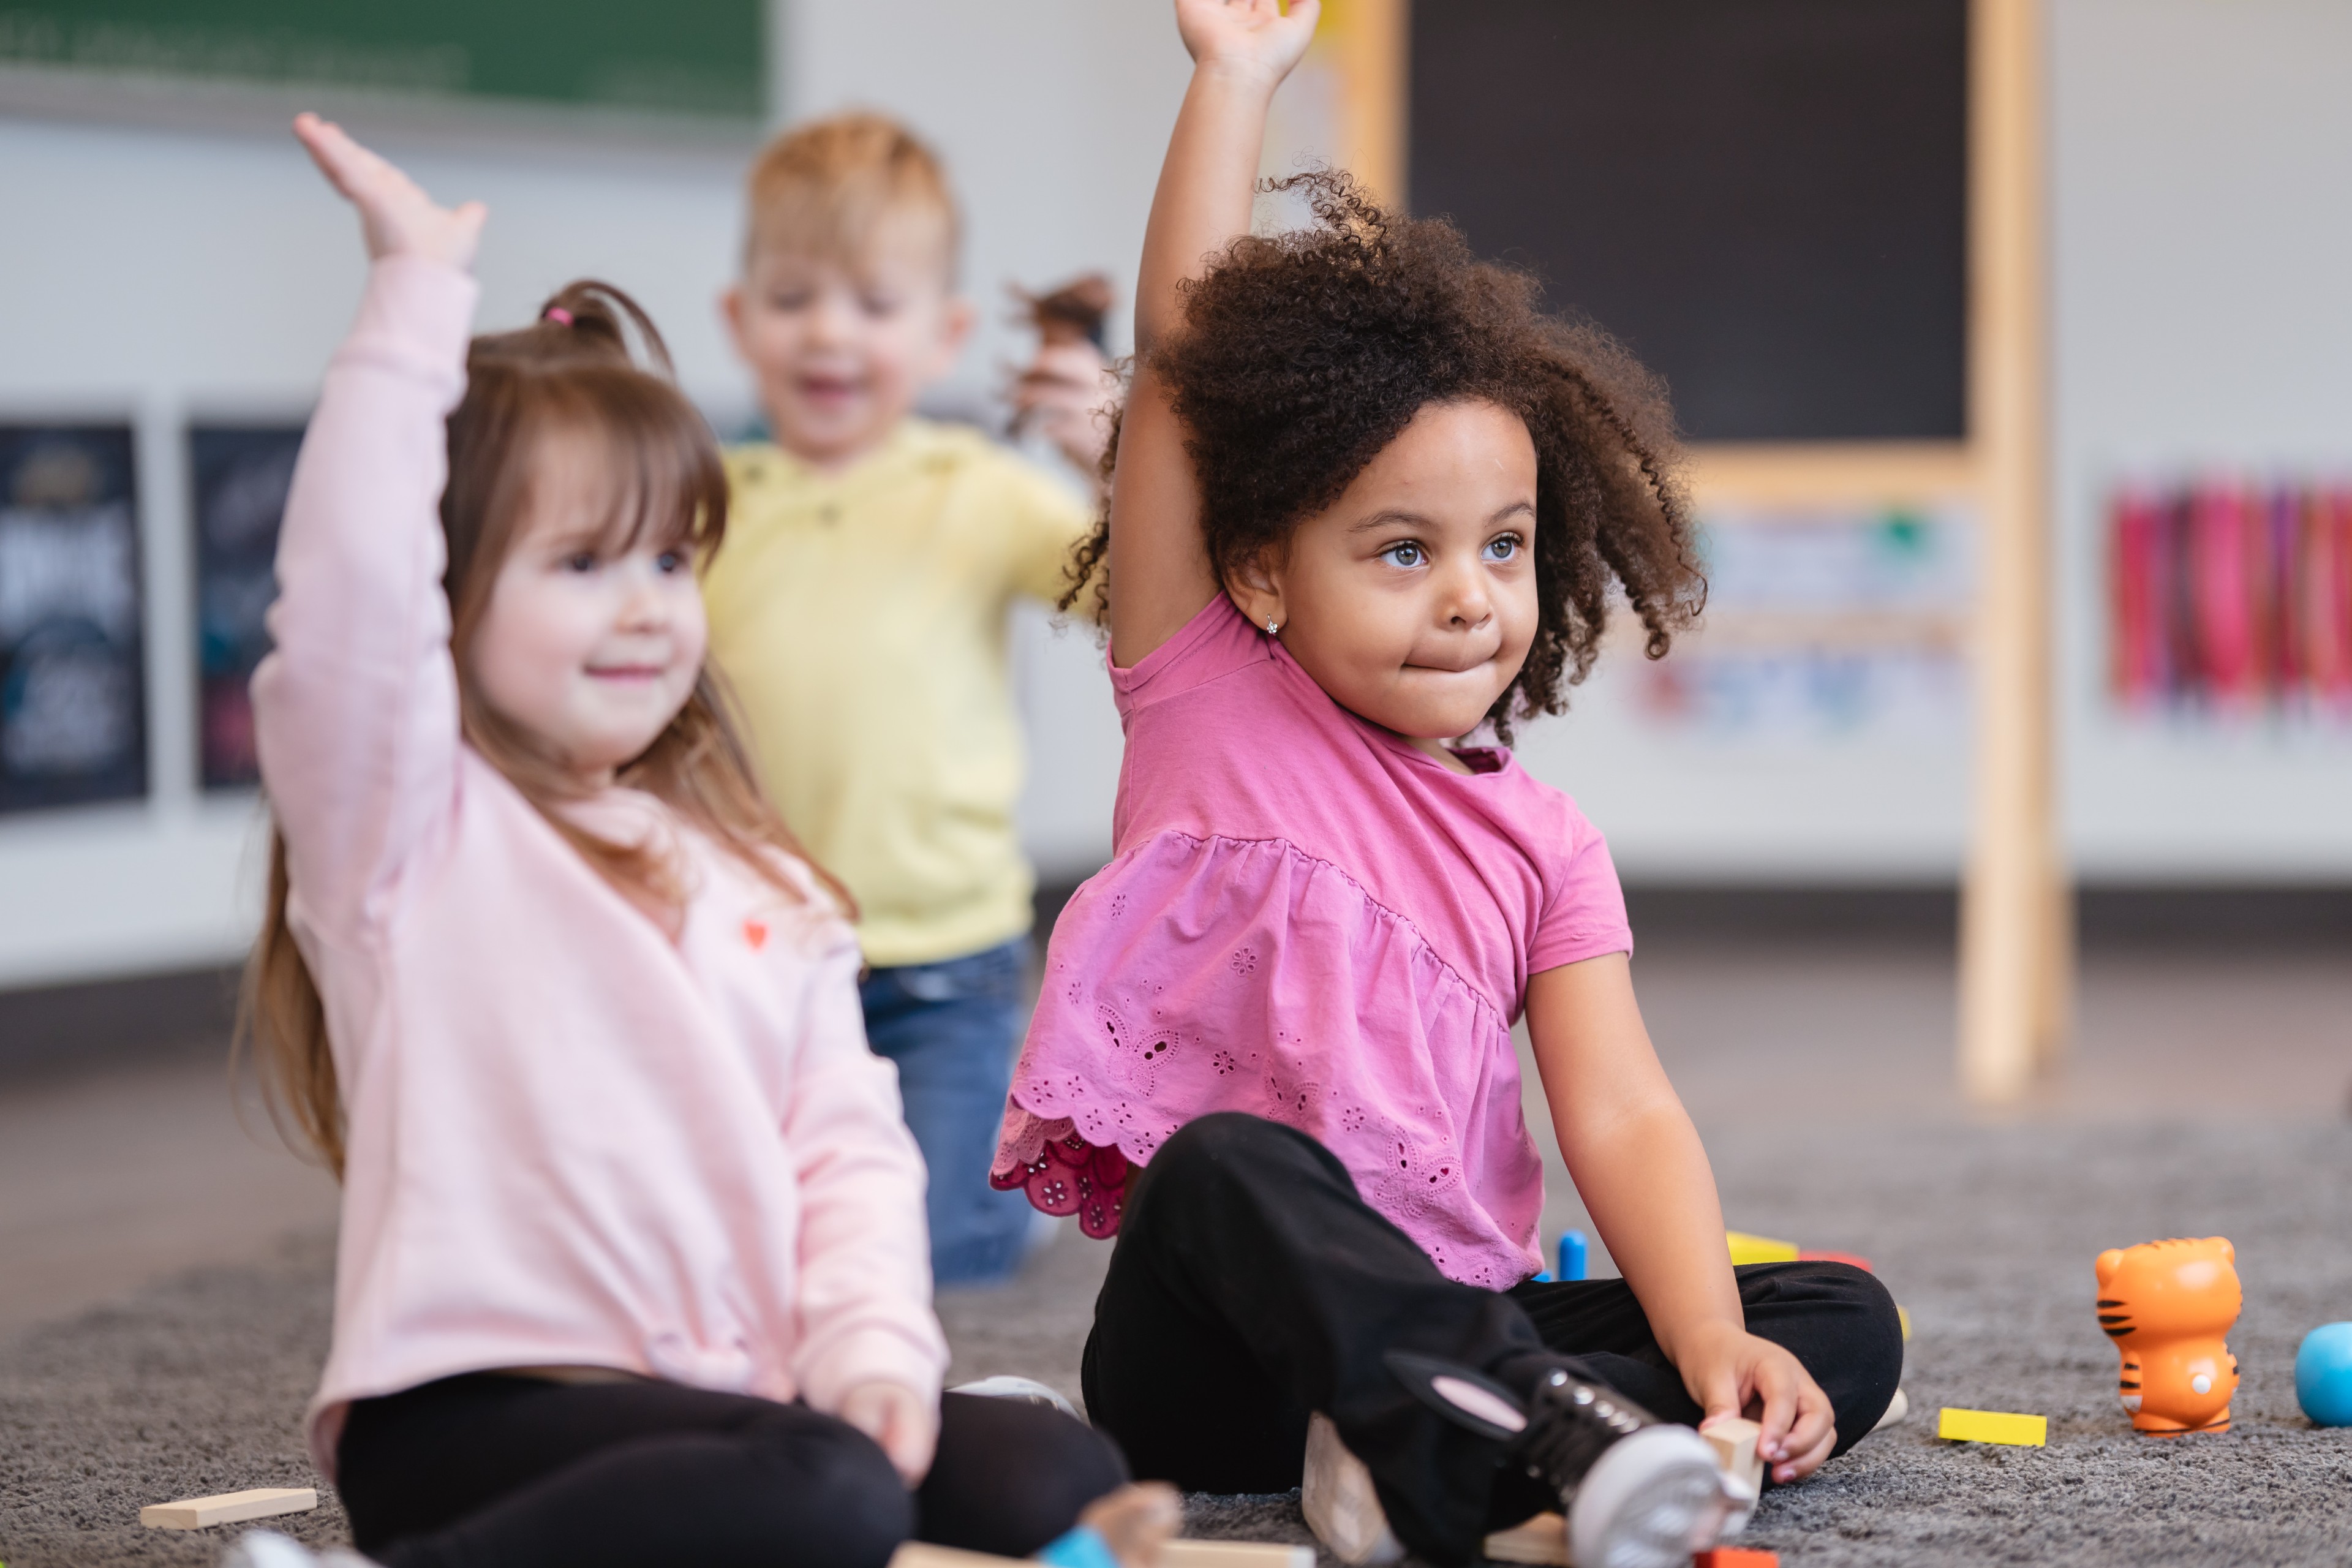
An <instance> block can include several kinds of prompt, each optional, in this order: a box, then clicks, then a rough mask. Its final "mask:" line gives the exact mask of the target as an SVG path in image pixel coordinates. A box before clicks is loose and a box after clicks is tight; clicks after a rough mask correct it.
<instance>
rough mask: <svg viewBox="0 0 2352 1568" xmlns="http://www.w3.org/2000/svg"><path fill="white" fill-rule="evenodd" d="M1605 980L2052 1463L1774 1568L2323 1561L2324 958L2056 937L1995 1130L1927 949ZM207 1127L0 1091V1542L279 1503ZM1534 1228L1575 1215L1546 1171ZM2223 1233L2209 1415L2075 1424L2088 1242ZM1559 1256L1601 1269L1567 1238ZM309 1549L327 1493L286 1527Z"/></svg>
mask: <svg viewBox="0 0 2352 1568" xmlns="http://www.w3.org/2000/svg"><path fill="white" fill-rule="evenodd" d="M1637 979H1638V982H1639V984H1640V986H1641V988H1642V993H1643V998H1644V1004H1645V1007H1646V1010H1647V1012H1648V1015H1649V1018H1650V1022H1651V1026H1652V1029H1653V1032H1654V1034H1655V1036H1656V1037H1658V1039H1659V1041H1660V1045H1661V1050H1662V1053H1663V1054H1664V1057H1665V1058H1666V1060H1667V1064H1668V1066H1669V1068H1670V1069H1671V1070H1672V1071H1673V1072H1674V1074H1675V1079H1676V1081H1677V1083H1678V1084H1679V1085H1680V1086H1681V1088H1682V1089H1683V1092H1684V1094H1685V1099H1686V1100H1688V1102H1689V1103H1690V1105H1691V1107H1692V1110H1693V1112H1694V1114H1695V1116H1696V1118H1697V1120H1698V1121H1699V1122H1700V1125H1701V1128H1702V1130H1703V1131H1705V1132H1706V1135H1707V1139H1708V1144H1709V1148H1710V1150H1711V1152H1712V1153H1713V1156H1714V1158H1715V1161H1716V1163H1717V1173H1718V1177H1719V1180H1720V1182H1721V1184H1722V1186H1723V1189H1724V1193H1725V1202H1726V1206H1727V1213H1728V1217H1729V1219H1730V1221H1731V1223H1732V1224H1734V1225H1735V1226H1740V1227H1741V1228H1745V1229H1750V1230H1755V1231H1759V1232H1763V1233H1766V1234H1771V1235H1781V1236H1789V1237H1795V1238H1797V1239H1799V1240H1801V1241H1803V1242H1805V1243H1806V1244H1808V1245H1813V1246H1821V1247H1837V1248H1841V1249H1845V1250H1852V1251H1857V1252H1862V1253H1864V1254H1866V1255H1868V1256H1871V1257H1872V1258H1875V1259H1876V1260H1877V1262H1878V1265H1879V1268H1880V1271H1881V1274H1882V1276H1883V1277H1884V1278H1885V1279H1887V1280H1888V1282H1889V1284H1890V1286H1891V1287H1892V1288H1893V1289H1895V1292H1896V1295H1897V1296H1898V1298H1899V1299H1901V1300H1904V1301H1905V1303H1906V1306H1907V1307H1908V1308H1909V1309H1910V1310H1911V1312H1912V1315H1913V1318H1914V1321H1915V1323H1916V1325H1917V1331H1918V1333H1917V1338H1916V1339H1915V1341H1914V1342H1913V1345H1912V1348H1911V1355H1912V1361H1911V1366H1910V1370H1909V1372H1908V1373H1906V1382H1907V1383H1908V1384H1909V1390H1910V1394H1911V1398H1912V1402H1913V1405H1914V1407H1915V1409H1918V1410H1923V1411H1926V1412H1929V1413H1932V1411H1933V1409H1934V1408H1935V1407H1936V1405H1938V1404H1952V1405H1970V1406H1974V1407H1979V1408H1996V1409H2025V1410H2037V1411H2041V1412H2042V1413H2045V1414H2048V1415H2051V1416H2052V1417H2053V1421H2052V1432H2053V1443H2052V1447H2050V1448H2048V1449H2046V1450H2037V1451H2025V1450H2018V1451H2010V1450H2000V1451H1993V1450H1979V1449H1972V1448H1965V1447H1952V1446H1948V1445H1942V1444H1938V1443H1936V1442H1935V1441H1934V1440H1933V1439H1932V1438H1931V1437H1929V1436H1927V1433H1928V1431H1929V1430H1930V1428H1929V1426H1927V1424H1926V1423H1927V1421H1928V1420H1931V1419H1932V1415H1931V1414H1930V1415H1927V1416H1926V1417H1915V1418H1914V1420H1913V1421H1912V1422H1911V1423H1910V1424H1909V1425H1908V1426H1905V1427H1901V1428H1896V1429H1893V1430H1890V1431H1889V1432H1886V1433H1884V1434H1881V1435H1880V1436H1876V1437H1874V1438H1872V1439H1870V1440H1869V1441H1868V1442H1866V1443H1865V1444H1864V1445H1863V1446H1862V1447H1860V1448H1858V1449H1857V1450H1856V1451H1855V1453H1854V1454H1853V1456H1851V1457H1849V1458H1848V1459H1846V1460H1843V1461H1841V1463H1840V1465H1839V1466H1838V1467H1837V1468H1834V1469H1833V1470H1832V1471H1831V1472H1829V1473H1827V1474H1825V1475H1824V1477H1823V1478H1822V1479H1821V1480H1819V1481H1817V1482H1815V1483H1813V1484H1811V1485H1810V1486H1807V1487H1804V1488H1800V1489H1791V1490H1790V1491H1787V1492H1780V1493H1775V1494H1774V1495H1773V1497H1772V1498H1771V1499H1769V1500H1768V1503H1767V1507H1766V1508H1765V1510H1763V1511H1762V1513H1761V1514H1760V1515H1759V1520H1758V1522H1757V1525H1756V1527H1755V1532H1756V1539H1757V1542H1758V1543H1759V1544H1766V1545H1769V1546H1772V1547H1775V1548H1777V1549H1779V1550H1780V1552H1781V1553H1782V1556H1783V1560H1784V1562H1787V1563H1790V1564H1791V1568H1794V1565H1796V1564H1800V1563H1807V1564H1810V1563H1822V1564H1841V1565H1843V1564H1846V1563H1865V1562H1905V1563H1946V1562H1948V1563H1961V1562H1964V1561H1965V1562H1968V1563H1982V1562H1987V1561H1992V1562H2000V1561H2017V1562H2029V1561H2030V1562H2064V1563H2085V1564H2089V1563H2131V1562H2142V1561H2148V1560H2154V1559H2157V1558H2161V1559H2163V1560H2165V1561H2169V1562H2215V1563H2219V1562H2225V1561H2231V1562H2247V1561H2261V1562H2269V1563H2302V1562H2312V1563H2317V1562H2334V1561H2339V1560H2341V1558H2342V1556H2343V1552H2344V1550H2345V1543H2346V1542H2352V1433H2324V1432H2316V1431H2314V1430H2312V1429H2310V1428H2309V1427H2308V1426H2305V1424H2303V1423H2302V1422H2301V1419H2300V1417H2299V1416H2297V1415H2295V1414H2294V1399H2293V1393H2292V1386H2291V1384H2292V1380H2291V1375H2289V1374H2287V1373H2285V1372H2284V1367H2285V1366H2286V1364H2287V1363H2288V1361H2289V1359H2290V1358H2291V1356H2292V1352H2293V1346H2294V1341H2295V1339H2296V1338H2297V1337H2299V1335H2300V1333H2301V1331H2303V1330H2304V1329H2305V1328H2307V1327H2308V1326H2310V1325H2311V1324H2313V1323H2315V1322H2318V1321H2326V1319H2328V1318H2341V1317H2352V1256H2347V1254H2346V1252H2345V1250H2344V1247H2343V1218H2342V1216H2343V1215H2345V1214H2347V1213H2352V1122H2347V1104H2346V1100H2347V1090H2352V964H2347V963H2345V962H2344V961H2343V959H2342V957H2341V956H2340V955H2339V954H2336V953H2333V952H2307V953H2304V954H2293V953H2287V954H2272V955H2268V956H2250V955H2245V954H2239V955H2229V954H2219V955H2217V954H2211V953H2207V954H2201V955H2200V954H2196V953H2190V952H2179V951H2166V952H2153V953H2142V954H2138V955H2133V954H2129V953H2094V954H2092V955H2091V956H2090V957H2089V958H2087V959H2086V961H2085V965H2084V983H2083V987H2082V992H2081V997H2080V1006H2079V1026H2078V1029H2077V1035H2076V1044H2075V1047H2074V1051H2073V1053H2072V1055H2071V1056H2070V1057H2069V1058H2068V1060H2067V1062H2066V1063H2065V1065H2064V1068H2063V1072H2062V1073H2061V1074H2060V1075H2059V1076H2058V1077H2057V1078H2056V1079H2053V1081H2052V1082H2051V1083H2049V1084H2048V1085H2046V1086H2044V1088H2043V1089H2041V1090H2040V1091H2038V1092H2037V1094H2036V1096H2035V1098H2034V1100H2033V1101H2032V1103H2031V1104H2030V1105H2028V1106H2027V1107H2025V1108H2023V1109H2022V1110H2019V1111H2017V1112H2013V1113H2011V1114H2008V1115H2005V1116H2002V1117H1999V1118H1985V1117H1981V1116H1979V1115H1977V1114H1974V1113H1971V1112H1970V1111H1969V1110H1967V1109H1966V1108H1965V1107H1963V1106H1962V1105H1961V1104H1960V1103H1959V1102H1958V1100H1957V1099H1956V1098H1955V1096H1954V1095H1953V1093H1952V1091H1951V1089H1950V1081H1949V1052H1950V1034H1951V1023H1950V1017H1951V1011H1950V1009H1951V1001H1952V977H1951V972H1950V963H1949V960H1948V954H1946V953H1944V952H1940V951H1937V950H1935V949H1932V948H1927V947H1923V946H1917V945H1906V944H1904V943H1901V942H1878V943H1857V942H1844V943H1828V944H1811V945H1796V944H1786V943H1784V944H1780V945H1777V946H1764V945H1759V944H1756V943H1736V942H1706V941H1688V942H1679V943H1677V942H1663V941H1662V942H1651V943H1649V944H1648V945H1647V946H1646V947H1645V949H1644V951H1643V955H1642V957H1641V959H1640V960H1639V961H1638V963H1637ZM247 1121H248V1123H249V1124H250V1131H247V1129H243V1128H240V1126H239V1124H238V1120H237V1117H236V1114H234V1113H233V1111H232V1110H231V1107H230V1102H229V1097H228V1094H227V1090H226V1079H225V1078H224V1076H223V1073H222V1069H221V1066H220V1063H219V1060H218V1058H217V1057H209V1058H207V1057H198V1056H184V1057H181V1058H174V1059H171V1060H166V1061H163V1062H159V1063H155V1064H152V1065H150V1066H147V1067H143V1068H123V1069H120V1070H116V1071H112V1072H110V1073H107V1074H104V1075H100V1076H97V1077H91V1078H86V1079H51V1080H49V1081H46V1082H40V1083H31V1084H18V1085H16V1086H0V1559H5V1561H6V1562H7V1563H11V1564H14V1565H15V1568H43V1565H46V1564H68V1563H70V1564H77V1565H79V1564H97V1563H131V1562H142V1563H145V1562H174V1563H209V1562H211V1561H212V1560H213V1557H214V1556H215V1554H216V1552H217V1551H218V1548H219V1545H220V1542H219V1541H218V1540H217V1539H215V1535H216V1533H217V1532H204V1533H199V1534H195V1535H189V1536H184V1535H180V1534H177V1533H175V1532H152V1531H141V1530H139V1529H138V1528H137V1526H136V1525H135V1523H134V1522H133V1521H134V1519H135V1514H136V1508H137V1505H138V1504H139V1503H142V1502H152V1501H159V1500H166V1499H169V1498H172V1497H178V1496H188V1495H194V1494H198V1493H202V1492H209V1491H221V1490H229V1489H236V1488H241V1487H247V1486H256V1485H302V1484H309V1479H310V1478H309V1471H308V1468H307V1465H306V1464H305V1463H304V1462H303V1460H302V1458H301V1457H300V1445H299V1435H298V1433H297V1431H296V1422H297V1419H298V1417H299V1410H300V1406H301V1403H302V1400H303V1397H304V1396H305V1395H306V1394H307V1393H308V1390H309V1387H310V1381H311V1380H312V1379H313V1378H314V1377H315V1375H316V1369H317V1365H318V1362H319V1357H320V1353H321V1351H322V1348H323V1335H324V1331H325V1323H326V1289H327V1283H328V1277H329V1271H330V1269H331V1215H332V1204H333V1189H332V1187H331V1184H329V1183H328V1182H327V1181H326V1180H325V1178H324V1177H323V1176H321V1175H320V1174H319V1173H317V1172H315V1171H313V1170H310V1169H309V1168H307V1167H304V1166H301V1165H299V1164H297V1163H295V1162H294V1161H293V1160H291V1159H290V1158H289V1156H287V1155H285V1154H283V1153H282V1152H277V1151H275V1150H273V1149H271V1148H269V1147H268V1131H267V1122H266V1119H257V1118H254V1117H252V1116H251V1115H250V1113H248V1115H247ZM1552 1185H1553V1191H1554V1193H1555V1197H1554V1200H1553V1202H1552V1204H1551V1205H1550V1206H1549V1212H1548V1214H1547V1229H1548V1230H1549V1229H1556V1228H1557V1227H1558V1226H1560V1225H1562V1224H1571V1223H1575V1222H1576V1221H1577V1220H1578V1219H1579V1218H1580V1211H1579V1210H1578V1209H1577V1208H1576V1206H1575V1205H1574V1200H1573V1198H1572V1196H1570V1195H1569V1194H1568V1193H1567V1191H1566V1183H1565V1180H1564V1177H1563V1176H1562V1175H1561V1174H1560V1173H1559V1172H1558V1171H1557V1170H1555V1171H1554V1173H1553V1182H1552ZM2179 1233H2186V1234H2190V1235H2198V1234H2215V1233H2219V1234H2227V1235H2229V1236H2231V1237H2232V1238H2233V1239H2234V1240H2235V1241H2236V1242H2237V1244H2238V1246H2239V1248H2240V1261H2241V1269H2242V1273H2243V1274H2244V1276H2245V1279H2246V1287H2247V1308H2246V1314H2245V1316H2244V1318H2243V1320H2242V1323H2241V1327H2240V1330H2239V1331H2238V1332H2237V1333H2236V1334H2235V1335H2233V1337H2232V1348H2233V1349H2235V1350H2236V1351H2237V1352H2238V1353H2239V1355H2240V1357H2241V1359H2242V1361H2243V1362H2244V1363H2245V1364H2246V1384H2245V1388H2244V1392H2243V1393H2242V1395H2241V1402H2240V1407H2239V1414H2240V1422H2239V1427H2238V1430H2237V1431H2235V1432H2233V1433H2231V1435H2229V1436H2226V1437H2215V1438H2200V1439H2195V1440H2194V1441H2193V1443H2183V1444H2175V1445H2158V1444H2153V1443H2147V1442H2143V1441H2140V1440H2137V1439H2134V1438H2131V1437H2129V1436H2127V1435H2126V1434H2124V1433H2123V1432H2122V1430H2121V1427H2122V1423H2121V1417H2120V1413H2119V1412H2118V1411H2116V1409H2115V1408H2114V1406H2113V1396H2112V1379H2113V1367H2112V1361H2111V1359H2110V1357H2111V1353H2112V1352H2109V1351H2108V1350H2107V1348H2106V1346H2105V1342H2104V1341H2103V1340H2102V1339H2101V1338H2100V1337H2099V1336H2098V1335H2097V1333H2096V1331H2095V1325H2093V1324H2092V1323H2091V1321H2090V1316H2089V1312H2090V1309H2089V1307H2088V1305H2087V1302H2088V1299H2089V1291H2088V1281H2089V1265H2090V1258H2091V1257H2092V1255H2093V1254H2094V1253H2095V1252H2096V1251H2097V1250H2098V1249H2099V1248H2100V1247H2105V1246H2109V1245H2121V1244H2125V1243H2128V1242H2131V1241H2137V1240H2143V1239H2147V1238H2149V1237H2154V1236H2157V1235H2160V1234H2179ZM1105 1252H1106V1249H1105V1248H1103V1247H1101V1246H1099V1245H1097V1244H1092V1243H1088V1242H1087V1241H1085V1240H1084V1239H1083V1238H1082V1237H1078V1236H1076V1234H1075V1233H1069V1232H1066V1233H1064V1234H1063V1235H1062V1236H1061V1237H1058V1238H1057V1240H1056V1241H1055V1244H1054V1245H1053V1246H1052V1247H1049V1248H1047V1249H1046V1250H1045V1252H1043V1253H1042V1254H1040V1256H1039V1257H1038V1258H1036V1259H1035V1260H1034V1263H1033V1265H1032V1267H1031V1268H1030V1269H1029V1270H1028V1272H1027V1273H1026V1274H1025V1275H1024V1278H1023V1279H1021V1280H1020V1281H1018V1282H1017V1283H1015V1284H1013V1285H1012V1286H1010V1287H1006V1288H1003V1289H996V1290H987V1291H956V1292H949V1293H946V1294H945V1295H944V1296H943V1297H942V1300H941V1302H940V1311H941V1316H942V1318H943V1320H944V1321H946V1323H947V1325H948V1327H949V1331H950V1339H951V1341H952V1342H953V1343H954V1347H955V1351H956V1366H955V1369H954V1375H956V1376H957V1377H959V1378H961V1377H968V1376H979V1375H984V1374H986V1373H992V1372H1003V1371H1017V1372H1023V1373H1029V1374H1030V1375H1034V1376H1041V1377H1044V1378H1045V1379H1046V1380H1047V1381H1048V1382H1052V1383H1055V1384H1059V1385H1061V1386H1063V1387H1065V1388H1066V1389H1070V1390H1071V1391H1073V1392H1075V1386H1076V1357H1077V1352H1078V1347H1079V1344H1080V1342H1081V1341H1082V1338H1083V1333H1084V1326H1085V1321H1086V1314H1087V1306H1088V1304H1089V1302H1090V1300H1091V1295H1092V1286H1093V1281H1094V1280H1095V1279H1096V1278H1097V1277H1098V1273H1099V1269H1100V1268H1101V1264H1102V1260H1103V1258H1104V1256H1105ZM1595 1263H1596V1266H1597V1267H1598V1268H1601V1269H1602V1270H1604V1271H1605V1270H1606V1268H1607V1264H1606V1260H1605V1258H1604V1257H1602V1256H1601V1255H1599V1254H1598V1251H1597V1249H1596V1257H1595ZM1194 1523H1195V1528H1196V1529H1198V1530H1199V1531H1202V1532H1220V1533H1226V1532H1232V1533H1244V1534H1258V1535H1262V1536H1266V1537H1269V1538H1270V1537H1273V1536H1277V1535H1281V1534H1284V1533H1286V1532H1296V1531H1297V1530H1298V1529H1299V1526H1298V1524H1297V1511H1296V1502H1295V1500H1293V1499H1288V1498H1283V1499H1269V1500H1195V1504H1194ZM300 1529H301V1530H302V1531H303V1532H304V1533H312V1534H317V1535H320V1536H321V1537H324V1538H332V1537H333V1536H334V1534H335V1532H336V1531H338V1530H339V1529H340V1520H339V1517H338V1515H337V1514H336V1512H335V1511H334V1510H333V1508H332V1506H331V1503H330V1505H329V1506H328V1507H326V1508H322V1509H321V1510H320V1512H319V1513H318V1514H316V1515H312V1516H308V1517H307V1518H306V1519H305V1520H303V1521H301V1523H300Z"/></svg>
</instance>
